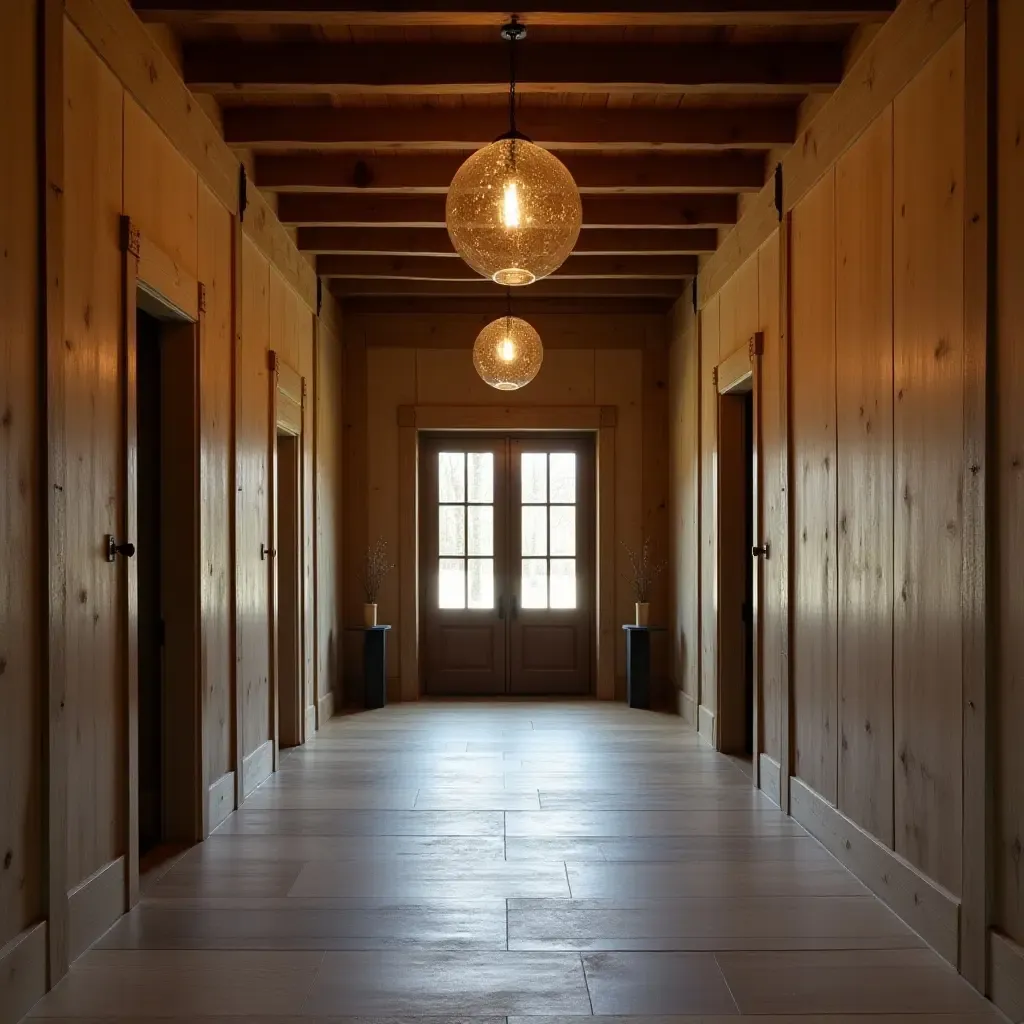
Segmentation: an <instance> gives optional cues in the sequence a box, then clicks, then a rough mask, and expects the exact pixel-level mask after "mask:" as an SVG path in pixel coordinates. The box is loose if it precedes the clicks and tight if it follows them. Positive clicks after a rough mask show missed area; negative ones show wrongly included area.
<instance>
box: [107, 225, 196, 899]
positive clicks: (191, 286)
mask: <svg viewBox="0 0 1024 1024" xmlns="http://www.w3.org/2000/svg"><path fill="white" fill-rule="evenodd" d="M120 242H121V253H122V297H121V308H122V323H121V356H120V358H121V368H120V369H121V380H122V392H121V400H122V410H123V417H124V418H123V421H122V431H123V434H122V440H123V451H124V476H123V478H122V486H123V488H124V512H123V519H122V522H121V524H120V526H121V531H122V535H121V541H122V542H124V541H127V542H130V543H134V540H135V538H137V536H138V394H137V389H138V379H137V338H136V315H137V312H138V293H139V290H140V288H141V289H142V290H143V291H144V292H145V293H148V295H149V296H150V297H151V298H152V299H153V300H154V301H155V302H156V303H158V304H159V306H160V307H161V308H162V309H164V310H166V311H167V312H168V314H170V315H171V316H172V317H173V319H175V320H176V321H177V322H179V323H180V324H181V325H182V326H183V327H184V328H187V325H188V324H191V325H192V329H191V331H188V330H187V329H184V330H182V331H181V332H180V333H181V336H182V337H183V338H185V339H189V338H190V340H191V351H190V353H189V358H191V359H192V360H193V368H194V379H195V388H194V393H193V395H192V417H191V427H192V433H193V435H194V438H195V450H194V452H193V462H194V475H195V481H194V488H193V500H192V503H191V512H192V515H193V525H192V532H193V538H194V546H195V558H196V565H195V571H196V580H197V581H198V579H199V563H198V558H199V545H200V487H199V458H200V453H199V444H200V408H199V395H200V384H201V382H200V360H199V353H200V352H201V350H202V344H203V336H204V326H205V324H204V320H205V312H206V289H205V287H204V286H203V284H202V283H201V282H199V281H198V280H197V279H196V278H195V277H193V276H192V275H191V274H189V273H188V272H187V271H185V270H183V269H182V268H181V267H180V266H178V265H177V264H176V263H175V262H174V260H173V259H172V258H171V257H170V256H168V255H167V254H166V253H165V252H164V251H163V250H162V249H161V248H160V247H159V246H157V245H154V244H153V243H152V242H151V241H149V240H148V239H147V238H146V237H145V236H144V235H143V233H142V231H141V230H140V229H139V227H138V225H137V224H135V223H134V222H133V221H132V219H131V217H128V216H122V217H121V223H120ZM185 344H187V340H186V342H185ZM120 562H121V564H120V570H121V573H122V595H123V598H122V609H121V615H122V621H123V624H124V644H123V653H124V659H125V662H124V674H125V730H126V732H125V762H126V763H125V781H124V791H123V793H124V799H125V801H126V807H125V826H126V834H125V851H126V852H125V856H126V866H125V910H126V911H128V910H131V909H132V907H133V906H135V904H136V903H137V902H138V899H139V814H138V797H139V792H138V790H139V786H138V769H139V720H138V715H139V660H138V658H139V643H138V638H139V576H138V563H137V562H136V561H135V559H134V558H130V557H129V558H124V557H122V558H121V560H120ZM191 596H192V600H193V602H194V606H193V607H192V608H191V609H190V614H189V615H188V619H189V620H190V621H191V627H192V631H193V633H192V644H193V654H194V658H193V660H194V666H193V668H194V678H195V686H194V687H193V700H192V707H191V716H190V717H191V722H190V723H186V724H190V726H191V728H190V729H189V734H190V739H191V741H192V751H191V756H189V757H187V758H186V759H185V761H184V762H183V764H182V770H183V771H187V772H188V773H189V774H190V775H191V777H192V778H191V783H190V784H186V786H185V787H184V791H185V792H187V793H188V794H190V795H191V798H192V807H191V809H190V811H191V816H192V820H193V823H194V828H193V835H192V836H191V837H189V838H191V839H194V841H199V840H201V839H203V838H205V836H206V833H207V829H208V822H209V818H208V814H209V808H208V806H207V803H208V802H207V800H206V799H205V793H204V789H205V785H204V783H205V778H204V763H205V761H204V746H205V743H204V739H205V737H204V729H203V700H202V697H203V693H204V691H205V679H204V674H203V673H204V668H203V662H202V650H203V620H202V607H201V594H200V590H199V587H198V585H197V586H196V588H195V592H194V594H192V595H191ZM185 813H186V817H187V816H188V813H189V809H188V808H186V811H185Z"/></svg>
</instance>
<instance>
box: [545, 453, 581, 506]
mask: <svg viewBox="0 0 1024 1024" xmlns="http://www.w3.org/2000/svg"><path fill="white" fill-rule="evenodd" d="M548 500H549V501H552V502H558V503H560V504H563V503H564V504H566V505H571V504H574V503H575V502H576V454H575V452H552V453H551V497H550V498H549V499H548Z"/></svg>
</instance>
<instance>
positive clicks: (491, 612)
mask: <svg viewBox="0 0 1024 1024" xmlns="http://www.w3.org/2000/svg"><path fill="white" fill-rule="evenodd" d="M420 460H421V463H420V464H421V477H420V501H421V505H420V509H421V513H420V522H421V530H422V533H421V550H422V553H423V558H422V562H421V568H420V573H421V593H420V601H421V605H420V607H421V608H422V609H423V614H422V622H423V629H424V637H423V639H424V663H425V673H424V683H425V686H424V688H425V690H426V692H427V693H428V694H432V695H446V694H450V695H477V696H483V695H488V694H502V693H505V692H506V688H507V675H508V669H507V635H506V633H507V631H506V628H505V626H506V613H507V609H508V598H507V596H506V594H505V588H504V583H503V581H504V576H505V565H506V563H507V543H506V539H507V533H508V529H507V518H506V515H507V509H508V497H507V487H506V481H507V476H508V473H507V461H508V444H507V442H506V440H505V439H504V438H500V437H495V438H479V437H477V438H466V437H454V436H453V437H450V438H447V437H446V438H429V439H425V440H424V443H423V445H422V447H421V451H420Z"/></svg>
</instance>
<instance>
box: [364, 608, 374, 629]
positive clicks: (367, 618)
mask: <svg viewBox="0 0 1024 1024" xmlns="http://www.w3.org/2000/svg"><path fill="white" fill-rule="evenodd" d="M363 625H364V626H365V627H366V628H367V629H372V628H373V627H374V626H376V625H377V603H376V602H374V603H373V604H364V605H363Z"/></svg>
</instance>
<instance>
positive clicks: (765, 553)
mask: <svg viewBox="0 0 1024 1024" xmlns="http://www.w3.org/2000/svg"><path fill="white" fill-rule="evenodd" d="M771 551H772V548H771V545H770V544H769V543H768V541H765V542H764V543H763V544H755V545H754V546H753V547H752V548H751V549H750V556H751V558H770V557H771Z"/></svg>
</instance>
